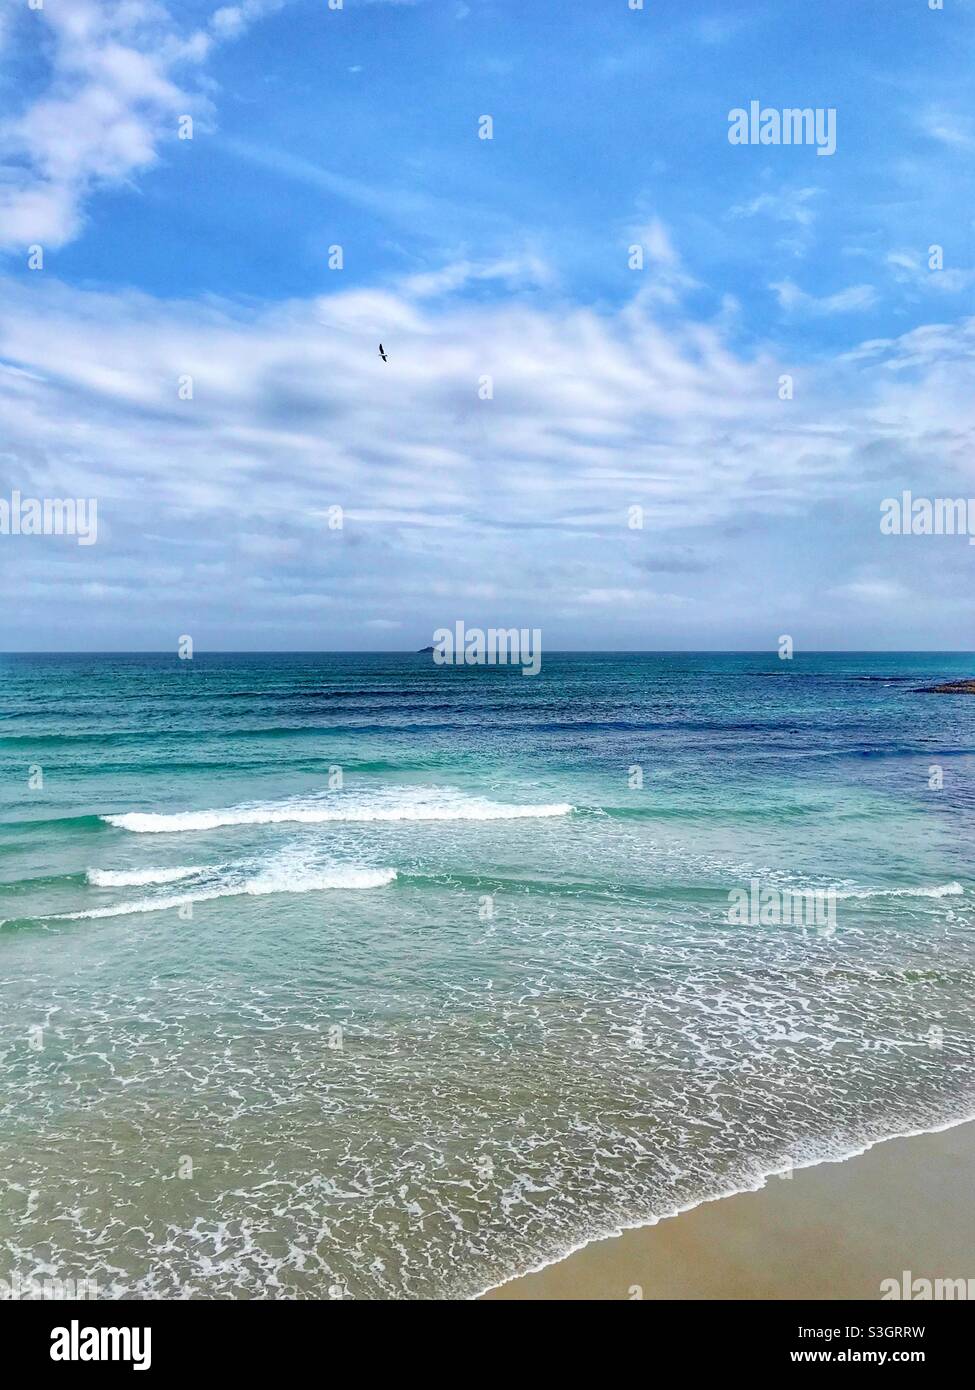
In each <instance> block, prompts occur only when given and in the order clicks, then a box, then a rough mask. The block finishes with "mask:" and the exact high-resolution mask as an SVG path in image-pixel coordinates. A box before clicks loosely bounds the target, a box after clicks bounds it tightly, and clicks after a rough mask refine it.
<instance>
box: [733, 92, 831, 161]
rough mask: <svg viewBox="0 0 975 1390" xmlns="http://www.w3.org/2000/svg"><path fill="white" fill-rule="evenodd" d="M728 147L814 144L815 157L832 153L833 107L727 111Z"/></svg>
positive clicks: (755, 104)
mask: <svg viewBox="0 0 975 1390" xmlns="http://www.w3.org/2000/svg"><path fill="white" fill-rule="evenodd" d="M728 143H729V144H730V145H815V146H816V153H817V155H820V154H835V153H836V107H835V106H817V107H812V106H803V107H798V106H784V107H783V108H782V110H781V111H780V110H779V109H778V108H777V107H774V106H763V105H762V103H761V102H760V101H751V102H749V103H748V110H747V111H746V110H745V108H744V107H743V106H736V107H734V108H733V109H732V110H731V111H729V112H728Z"/></svg>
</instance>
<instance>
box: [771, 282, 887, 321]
mask: <svg viewBox="0 0 975 1390" xmlns="http://www.w3.org/2000/svg"><path fill="white" fill-rule="evenodd" d="M769 289H771V290H774V291H775V294H776V297H777V299H778V301H779V305H780V307H781V308H783V309H789V310H793V309H795V310H798V311H799V312H801V313H806V314H815V315H827V314H848V313H853V312H855V311H856V310H858V309H869V308H871V306H872V305H874V304H875V303H876V302H877V292H876V290H875V289H874V288H873V286H872V285H851V286H850V288H849V289H845V290H839V291H838V292H837V293H836V294H828V295H824V296H821V297H817V296H816V295H812V294H807V293H806V291H805V290H802V289H800V288H799V286H798V285H797V284H795V283H794V282H793V281H792V280H779V281H776V282H774V283H773V284H771V285H770V286H769Z"/></svg>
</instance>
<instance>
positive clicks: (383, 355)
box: [379, 343, 389, 362]
mask: <svg viewBox="0 0 975 1390" xmlns="http://www.w3.org/2000/svg"><path fill="white" fill-rule="evenodd" d="M379 356H380V357H381V358H382V359H383V361H384V362H388V361H389V358H388V357H387V356H386V354H385V352H384V351H383V345H382V343H380V344H379Z"/></svg>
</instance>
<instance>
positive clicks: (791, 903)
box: [726, 878, 836, 936]
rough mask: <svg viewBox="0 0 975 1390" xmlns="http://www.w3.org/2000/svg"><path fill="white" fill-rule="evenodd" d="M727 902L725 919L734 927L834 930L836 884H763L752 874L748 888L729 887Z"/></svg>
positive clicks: (828, 933) (824, 932)
mask: <svg viewBox="0 0 975 1390" xmlns="http://www.w3.org/2000/svg"><path fill="white" fill-rule="evenodd" d="M728 903H729V907H728V912H727V917H726V920H727V921H728V922H729V923H730V924H731V925H732V926H734V927H815V929H816V930H817V931H818V932H819V934H820V936H832V935H833V933H834V932H835V931H836V889H835V888H772V887H769V886H766V887H764V888H763V887H762V885H761V883H760V882H759V880H758V879H757V878H753V879H751V880H750V881H749V885H748V887H747V888H732V889H731V890H730V891H729V893H728Z"/></svg>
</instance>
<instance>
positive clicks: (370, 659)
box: [0, 651, 975, 1299]
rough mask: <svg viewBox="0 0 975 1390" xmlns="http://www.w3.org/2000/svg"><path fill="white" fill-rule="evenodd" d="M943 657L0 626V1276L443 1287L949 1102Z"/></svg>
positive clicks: (949, 712) (961, 739) (953, 924)
mask: <svg viewBox="0 0 975 1390" xmlns="http://www.w3.org/2000/svg"><path fill="white" fill-rule="evenodd" d="M973 664H975V658H972V657H971V656H970V655H968V656H966V655H964V654H942V655H938V654H932V653H896V654H884V655H878V654H876V653H844V654H821V655H815V654H812V655H811V654H806V653H797V654H796V656H795V657H794V659H793V660H791V661H781V660H779V658H778V656H777V654H776V653H775V652H774V651H773V652H770V653H745V654H709V653H698V654H694V653H672V654H670V653H652V654H645V653H634V654H625V653H624V654H610V653H595V654H564V653H563V654H559V653H556V654H549V653H546V654H545V655H544V658H543V661H542V668H541V672H540V674H539V675H538V676H537V677H535V678H526V677H524V676H523V675H522V674H521V672H520V669H519V668H518V667H438V666H436V665H434V664H433V662H432V660H431V657H430V656H429V654H426V655H423V654H415V655H412V654H390V653H384V654H369V655H362V654H309V653H299V654H279V653H275V654H262V655H253V654H247V655H236V654H200V653H197V655H196V656H195V657H194V658H193V659H192V660H186V661H184V660H179V659H178V658H177V656H176V654H175V653H173V654H171V655H92V656H87V655H68V656H63V655H45V656H33V655H30V656H28V655H16V656H4V657H3V658H0V679H2V691H3V695H2V700H0V766H2V777H0V823H2V833H0V919H2V926H0V999H2V1011H0V1112H2V1118H0V1173H2V1175H3V1188H2V1192H3V1195H2V1199H0V1277H2V1278H4V1279H9V1278H10V1275H11V1274H12V1273H15V1272H16V1273H17V1274H19V1275H20V1276H21V1277H22V1278H25V1279H26V1278H29V1277H37V1278H41V1277H45V1276H52V1277H57V1278H60V1279H64V1280H67V1279H75V1280H93V1281H94V1282H95V1283H96V1285H97V1288H98V1292H99V1296H100V1297H104V1298H112V1297H165V1298H199V1297H208V1298H307V1297H325V1298H329V1297H331V1298H357V1299H373V1298H405V1299H421V1298H423V1299H429V1298H467V1297H472V1296H474V1295H476V1294H478V1293H479V1292H481V1291H483V1290H485V1289H487V1288H489V1287H491V1286H492V1285H495V1284H497V1283H499V1282H502V1281H504V1280H506V1279H508V1278H510V1277H512V1276H514V1275H516V1274H518V1273H520V1272H523V1271H525V1270H527V1269H530V1268H535V1267H538V1266H540V1265H542V1264H545V1263H547V1262H549V1261H552V1260H555V1259H558V1258H560V1257H561V1256H563V1255H565V1254H566V1253H568V1252H569V1251H571V1250H572V1249H574V1248H577V1247H578V1246H580V1245H581V1244H583V1243H585V1242H586V1241H589V1240H592V1239H594V1238H597V1237H599V1236H604V1235H607V1234H610V1233H612V1232H614V1231H618V1230H620V1229H622V1228H624V1227H627V1226H632V1225H636V1224H640V1223H644V1222H649V1221H652V1220H655V1219H657V1218H660V1217H662V1216H665V1215H668V1214H670V1213H673V1212H675V1211H677V1210H680V1209H683V1208H686V1207H689V1206H692V1205H694V1204H696V1203H699V1202H701V1201H704V1200H707V1199H708V1198H712V1197H715V1196H719V1195H722V1194H727V1193H731V1192H735V1191H740V1190H743V1189H747V1188H750V1187H754V1186H757V1185H758V1184H760V1183H761V1181H762V1180H763V1178H765V1177H767V1176H768V1175H770V1174H773V1173H781V1172H783V1171H788V1170H789V1169H790V1167H792V1166H800V1165H805V1164H809V1163H814V1162H819V1161H823V1160H827V1159H836V1158H842V1157H844V1156H847V1155H849V1154H851V1153H854V1152H857V1151H859V1150H861V1149H862V1148H863V1147H865V1146H866V1145H869V1144H871V1143H873V1142H876V1141H878V1140H881V1139H884V1138H888V1137H891V1136H893V1135H899V1134H906V1133H913V1132H917V1131H922V1130H926V1129H932V1128H935V1127H938V1126H941V1125H945V1124H949V1123H952V1122H954V1121H960V1120H962V1119H965V1118H968V1117H971V1116H973V1115H975V1047H973V1044H975V1023H973V1018H972V1009H971V1000H972V997H973V994H975V968H973V967H975V954H973V947H975V874H973V867H972V859H973V845H975V699H972V697H970V696H964V695H934V694H925V693H921V689H922V687H924V686H925V685H928V684H931V683H933V682H935V681H937V680H947V679H953V678H963V677H968V676H971V675H972V674H973ZM752 885H758V887H759V888H760V890H761V891H762V892H763V893H767V894H770V895H771V897H772V898H773V899H774V898H775V895H776V894H777V895H778V901H779V902H780V903H781V902H785V901H791V900H792V899H793V896H794V895H797V894H801V893H802V891H803V890H822V891H825V890H835V899H834V900H833V901H834V902H835V922H832V923H831V924H830V925H829V926H828V927H823V926H822V925H821V924H820V925H816V924H815V923H810V922H809V921H796V920H794V919H793V920H779V919H775V915H774V913H772V914H770V920H768V921H760V920H754V919H753V920H751V921H750V922H748V923H746V924H742V923H741V922H739V921H732V920H729V902H730V895H731V894H732V893H733V892H734V890H736V889H738V890H741V889H745V890H750V887H751V886H752ZM786 915H787V914H786ZM620 1296H621V1297H625V1296H626V1295H625V1290H621V1293H620Z"/></svg>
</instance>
